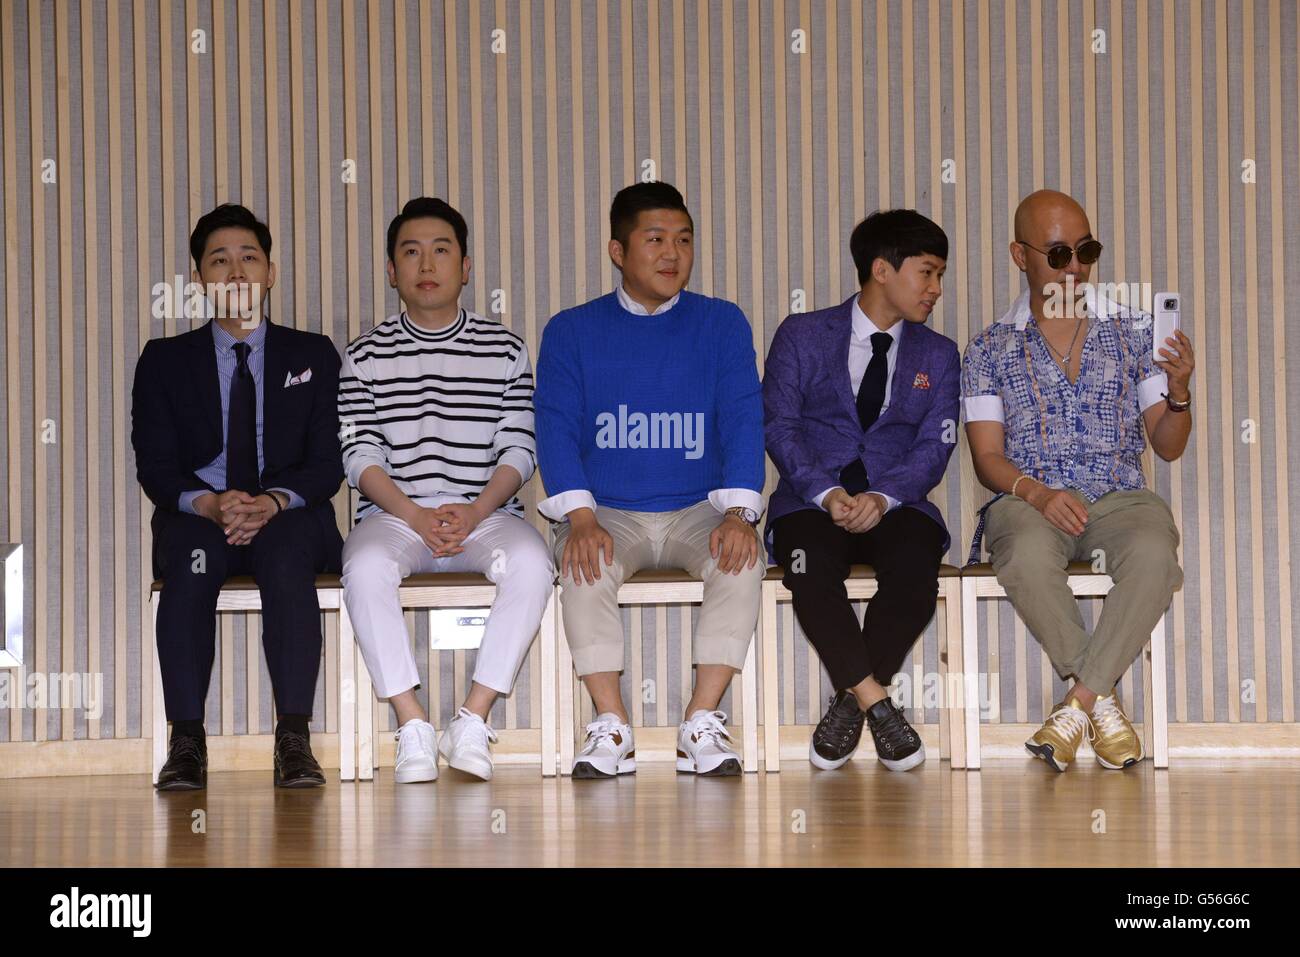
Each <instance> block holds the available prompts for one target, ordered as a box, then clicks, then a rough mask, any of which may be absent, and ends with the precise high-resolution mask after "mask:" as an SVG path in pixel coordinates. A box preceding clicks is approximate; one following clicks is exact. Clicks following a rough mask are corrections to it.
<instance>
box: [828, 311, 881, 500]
mask: <svg viewBox="0 0 1300 957" xmlns="http://www.w3.org/2000/svg"><path fill="white" fill-rule="evenodd" d="M893 342H894V337H893V336H891V335H890V334H889V333H887V332H873V333H872V334H871V361H870V362H868V363H867V371H866V372H865V373H864V374H863V376H862V384H861V385H859V386H858V401H857V405H858V423H859V424H860V425H861V426H862V431H863V432H865V431H867V429H869V428H871V427H872V426H873V425H875V423H876V419H878V418H880V407H881V406H883V405H884V404H885V380H886V379H887V378H888V377H889V347H890V346H891V345H892V344H893ZM840 484H841V485H842V486H844V491H846V492H848V493H849V494H850V495H857V494H858V493H859V492H865V491H866V490H867V488H868V487H869V485H870V484H871V483H870V481H869V480H868V478H867V469H866V466H864V465H863V464H862V459H861V458H856V459H854V460H853V461H852V462H850V463H849V464H848V465H846V466H844V468H843V469H841V470H840Z"/></svg>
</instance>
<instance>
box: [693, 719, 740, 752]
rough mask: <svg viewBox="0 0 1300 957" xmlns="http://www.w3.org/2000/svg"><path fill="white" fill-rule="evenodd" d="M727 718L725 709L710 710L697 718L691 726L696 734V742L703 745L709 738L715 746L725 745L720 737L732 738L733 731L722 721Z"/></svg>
mask: <svg viewBox="0 0 1300 957" xmlns="http://www.w3.org/2000/svg"><path fill="white" fill-rule="evenodd" d="M726 720H727V715H726V713H725V712H723V711H710V712H708V713H706V714H704V715H701V716H700V717H698V718H695V719H694V720H693V721H692V722H691V724H690V726H689V730H690V732H691V733H692V734H693V735H695V743H696V744H697V745H699V746H701V747H702V746H703V745H704V744H705V739H706V738H707V739H708V741H709V743H711V744H713V745H714V746H715V747H725V745H723V744H722V742H721V741H719V740H718V739H719V738H720V737H722V738H726V739H727V740H731V733H730V732H729V731H728V730H727V728H726V726H725V725H724V724H723V723H722V722H724V721H726Z"/></svg>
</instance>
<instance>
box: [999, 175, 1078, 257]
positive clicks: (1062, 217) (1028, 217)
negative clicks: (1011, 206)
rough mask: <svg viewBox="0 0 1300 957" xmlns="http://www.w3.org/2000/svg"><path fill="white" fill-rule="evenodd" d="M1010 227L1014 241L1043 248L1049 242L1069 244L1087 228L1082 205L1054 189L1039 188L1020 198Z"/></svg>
mask: <svg viewBox="0 0 1300 957" xmlns="http://www.w3.org/2000/svg"><path fill="white" fill-rule="evenodd" d="M1014 227H1015V234H1016V241H1017V242H1024V243H1029V244H1030V245H1033V246H1039V247H1044V248H1045V247H1046V245H1047V244H1048V243H1052V242H1065V243H1068V244H1070V245H1073V244H1074V243H1075V242H1076V241H1077V240H1079V239H1082V238H1083V237H1085V236H1087V235H1089V233H1090V231H1091V227H1090V226H1089V225H1088V214H1087V213H1085V212H1084V211H1083V207H1082V206H1080V205H1079V204H1078V203H1077V202H1076V201H1075V199H1074V197H1072V196H1067V195H1066V194H1065V193H1060V192H1057V191H1056V190H1054V189H1040V190H1038V191H1036V192H1033V193H1030V194H1029V195H1028V196H1026V197H1025V198H1024V199H1022V200H1021V201H1020V205H1019V206H1017V207H1016V218H1015V222H1014Z"/></svg>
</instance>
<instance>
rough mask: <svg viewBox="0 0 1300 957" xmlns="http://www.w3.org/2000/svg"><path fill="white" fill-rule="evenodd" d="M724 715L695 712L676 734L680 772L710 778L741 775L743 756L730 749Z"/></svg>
mask: <svg viewBox="0 0 1300 957" xmlns="http://www.w3.org/2000/svg"><path fill="white" fill-rule="evenodd" d="M726 720H727V716H726V714H724V713H723V712H721V711H704V710H703V709H701V710H699V711H696V712H695V713H694V714H693V715H691V716H690V717H689V718H687V719H686V720H685V721H684V722H682V726H681V728H679V729H678V731H677V770H678V771H687V772H690V773H692V774H704V775H708V776H710V777H722V776H724V775H731V774H740V772H741V765H740V755H738V754H737V753H736V752H735V751H733V750H732V749H731V747H730V746H729V745H728V744H727V740H728V739H730V738H731V735H730V734H729V733H728V732H727V729H726V727H724V725H723V722H725V721H726Z"/></svg>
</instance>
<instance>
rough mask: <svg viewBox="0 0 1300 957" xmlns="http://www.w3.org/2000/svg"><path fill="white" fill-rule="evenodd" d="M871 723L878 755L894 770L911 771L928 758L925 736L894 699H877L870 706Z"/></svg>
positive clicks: (869, 721) (881, 760) (869, 723)
mask: <svg viewBox="0 0 1300 957" xmlns="http://www.w3.org/2000/svg"><path fill="white" fill-rule="evenodd" d="M867 724H868V725H870V726H871V736H872V737H873V738H874V739H875V741H876V757H878V758H879V759H880V763H881V764H883V765H884V766H885V767H887V768H889V770H891V771H907V770H909V769H911V768H914V767H916V766H917V765H918V764H921V763H922V762H923V761H925V746H924V745H923V744H921V736H920V735H919V734H917V733H916V730H915V729H914V728H913V727H912V726H911V725H910V724H908V723H907V719H906V718H905V717H903V712H902V711H901V710H900V709H899V708H898V707H897V706H895V704H894V702H893V699H891V698H885V699H883V700H881V701H877V702H876V703H875V704H873V705H872V706H871V707H870V708H868V709H867Z"/></svg>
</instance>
